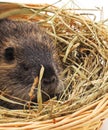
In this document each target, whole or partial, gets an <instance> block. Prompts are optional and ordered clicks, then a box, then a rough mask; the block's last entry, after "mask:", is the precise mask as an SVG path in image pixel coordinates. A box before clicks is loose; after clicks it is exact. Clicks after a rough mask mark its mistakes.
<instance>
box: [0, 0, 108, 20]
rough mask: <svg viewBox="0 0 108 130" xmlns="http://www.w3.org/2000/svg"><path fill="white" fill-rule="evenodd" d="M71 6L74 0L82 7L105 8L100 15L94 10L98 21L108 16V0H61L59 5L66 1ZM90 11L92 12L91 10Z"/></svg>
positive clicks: (42, 0) (50, 0) (44, 0)
mask: <svg viewBox="0 0 108 130" xmlns="http://www.w3.org/2000/svg"><path fill="white" fill-rule="evenodd" d="M56 1H57V0H0V2H18V3H50V4H53V3H55V2H56ZM68 1H70V3H69V4H68V5H69V6H70V7H73V4H72V1H74V2H75V3H76V4H77V5H78V6H79V7H80V8H86V9H88V8H90V9H96V8H101V9H102V8H103V14H102V15H101V16H100V12H99V11H98V12H97V11H94V12H93V13H95V14H96V16H97V21H99V20H104V19H107V18H108V13H107V12H108V4H107V3H108V1H107V0H61V2H59V4H58V5H59V6H62V5H63V4H64V3H67V2H68ZM89 13H90V12H89Z"/></svg>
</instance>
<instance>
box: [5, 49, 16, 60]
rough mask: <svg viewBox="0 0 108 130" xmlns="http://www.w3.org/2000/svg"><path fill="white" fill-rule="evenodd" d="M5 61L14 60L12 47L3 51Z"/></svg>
mask: <svg viewBox="0 0 108 130" xmlns="http://www.w3.org/2000/svg"><path fill="white" fill-rule="evenodd" d="M4 56H5V59H6V60H7V61H12V60H14V48H13V47H8V48H6V49H5V53H4Z"/></svg>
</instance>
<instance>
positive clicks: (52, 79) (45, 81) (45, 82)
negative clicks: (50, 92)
mask: <svg viewBox="0 0 108 130" xmlns="http://www.w3.org/2000/svg"><path fill="white" fill-rule="evenodd" d="M56 82H57V77H56V76H55V75H52V76H51V77H44V78H43V79H42V84H43V85H45V86H46V85H50V84H55V83H56Z"/></svg>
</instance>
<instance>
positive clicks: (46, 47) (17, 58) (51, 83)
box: [0, 19, 63, 109]
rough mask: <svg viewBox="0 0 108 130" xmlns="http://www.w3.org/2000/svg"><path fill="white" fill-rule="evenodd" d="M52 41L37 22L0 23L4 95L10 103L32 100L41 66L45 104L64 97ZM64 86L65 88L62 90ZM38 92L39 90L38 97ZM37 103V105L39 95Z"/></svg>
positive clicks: (0, 86)
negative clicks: (42, 68)
mask: <svg viewBox="0 0 108 130" xmlns="http://www.w3.org/2000/svg"><path fill="white" fill-rule="evenodd" d="M56 54H57V52H56V49H55V46H54V44H53V42H52V39H51V38H50V37H49V36H48V34H46V33H45V31H44V30H43V29H41V28H40V27H39V26H38V25H37V24H36V23H34V22H23V21H12V20H7V19H2V20H0V91H1V94H3V95H4V96H6V97H7V98H8V99H12V100H13V101H17V99H13V98H12V97H16V98H18V99H20V103H24V104H25V103H26V101H29V100H30V97H29V92H30V89H31V86H32V84H33V81H34V78H35V77H36V76H39V72H40V67H41V65H43V66H44V68H45V72H44V75H43V79H42V91H43V94H42V97H43V101H46V100H48V99H49V97H48V96H47V95H45V93H47V94H48V95H49V96H50V97H53V96H54V95H55V94H57V93H60V91H61V90H62V88H63V86H62V85H61V82H60V80H59V73H60V66H59V60H58V56H57V55H56ZM60 86H61V87H60ZM36 93H37V90H35V94H36ZM33 102H37V94H36V95H35V97H34V99H33ZM0 105H1V106H4V107H7V108H12V109H18V108H22V107H23V106H21V105H18V104H14V103H8V102H6V101H3V100H0Z"/></svg>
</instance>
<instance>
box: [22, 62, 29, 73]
mask: <svg viewBox="0 0 108 130" xmlns="http://www.w3.org/2000/svg"><path fill="white" fill-rule="evenodd" d="M21 68H22V69H23V70H25V71H28V70H29V67H28V66H27V65H26V64H24V63H22V64H21Z"/></svg>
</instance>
